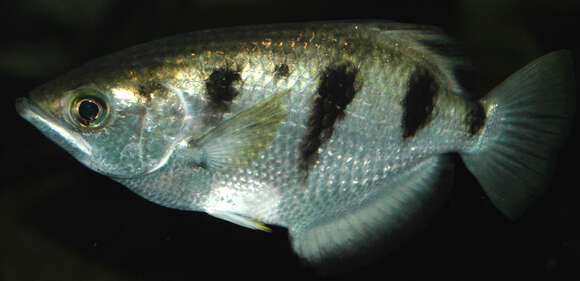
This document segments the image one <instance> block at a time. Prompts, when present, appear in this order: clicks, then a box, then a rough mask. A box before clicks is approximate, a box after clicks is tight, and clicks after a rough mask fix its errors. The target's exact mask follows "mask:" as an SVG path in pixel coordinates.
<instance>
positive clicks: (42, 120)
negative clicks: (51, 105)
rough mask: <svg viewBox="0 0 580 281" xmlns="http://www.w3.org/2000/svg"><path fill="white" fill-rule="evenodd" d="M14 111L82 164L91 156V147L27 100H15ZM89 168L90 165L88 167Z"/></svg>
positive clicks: (75, 133) (72, 131) (76, 134)
mask: <svg viewBox="0 0 580 281" xmlns="http://www.w3.org/2000/svg"><path fill="white" fill-rule="evenodd" d="M16 111H17V112H18V114H19V115H20V116H21V117H22V118H24V119H25V120H26V121H28V122H30V123H31V124H32V125H34V126H35V127H36V128H37V129H38V130H39V131H40V132H42V134H44V135H45V136H46V137H48V138H49V139H50V140H52V141H54V142H55V143H56V144H58V145H59V146H60V147H62V148H63V149H65V150H66V151H68V152H69V153H70V154H72V155H73V156H74V157H75V158H76V159H78V160H79V161H81V162H82V163H86V161H87V160H88V159H90V157H91V156H92V155H93V152H92V147H91V145H90V144H89V143H88V142H86V141H85V139H84V138H83V137H82V136H81V135H80V134H79V133H77V132H75V131H74V130H71V129H70V128H68V126H67V125H66V124H65V123H64V122H62V121H60V120H58V119H56V118H53V117H51V116H50V114H48V113H46V112H44V111H43V110H41V109H40V108H39V107H38V106H36V105H35V104H34V103H33V102H31V101H30V100H29V99H27V98H19V99H17V100H16ZM89 167H90V165H89Z"/></svg>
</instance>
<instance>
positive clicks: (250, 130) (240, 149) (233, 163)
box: [190, 90, 289, 171]
mask: <svg viewBox="0 0 580 281" xmlns="http://www.w3.org/2000/svg"><path fill="white" fill-rule="evenodd" d="M288 92H289V90H287V91H283V92H280V93H278V94H275V95H273V96H272V97H269V98H267V99H266V100H264V101H262V102H260V103H258V104H256V105H254V106H252V107H250V108H248V109H246V110H244V111H242V112H240V113H238V114H237V115H236V116H234V117H232V118H230V119H228V120H225V121H223V122H221V123H220V124H218V125H217V126H216V127H215V128H213V129H212V130H210V131H209V132H208V133H206V134H205V135H204V136H202V137H201V138H199V139H197V140H195V141H194V142H191V143H190V145H191V147H192V151H191V153H192V158H193V159H194V162H195V163H196V164H197V165H199V166H202V167H205V168H208V169H212V170H219V171H229V170H232V169H236V168H240V167H244V166H247V165H249V164H250V163H251V162H252V161H253V160H254V159H255V158H256V157H257V156H258V155H259V153H261V152H262V151H263V150H264V149H266V147H267V146H268V145H270V143H271V142H272V140H273V139H274V137H275V136H276V132H277V129H278V126H279V125H280V123H281V122H282V121H283V120H284V118H285V117H286V108H285V106H284V104H283V103H282V101H281V99H282V98H283V97H284V96H285V95H286V94H287V93H288Z"/></svg>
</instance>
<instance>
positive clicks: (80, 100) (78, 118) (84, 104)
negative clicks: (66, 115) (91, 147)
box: [71, 95, 108, 128]
mask: <svg viewBox="0 0 580 281" xmlns="http://www.w3.org/2000/svg"><path fill="white" fill-rule="evenodd" d="M107 115H108V107H107V104H106V103H105V101H104V100H103V99H101V98H99V97H98V96H96V95H82V96H79V97H77V98H76V99H74V100H73V102H72V103H71V117H72V120H73V122H75V123H76V124H78V125H80V126H82V127H89V128H97V127H100V126H102V125H103V121H104V120H105V119H106V117H107Z"/></svg>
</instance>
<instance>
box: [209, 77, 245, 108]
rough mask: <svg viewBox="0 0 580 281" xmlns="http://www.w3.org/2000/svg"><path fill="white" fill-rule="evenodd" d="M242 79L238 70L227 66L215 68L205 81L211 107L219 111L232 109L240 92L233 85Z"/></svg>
mask: <svg viewBox="0 0 580 281" xmlns="http://www.w3.org/2000/svg"><path fill="white" fill-rule="evenodd" d="M240 81H241V76H240V73H239V71H238V70H233V69H231V68H225V67H224V68H218V69H215V70H214V71H213V72H212V73H211V74H210V76H209V77H208V79H207V80H206V81H205V88H206V95H207V97H208V100H209V108H210V109H211V110H212V111H215V112H218V113H224V112H228V111H230V110H231V105H232V101H233V100H234V99H235V98H236V97H237V96H238V95H239V94H240V93H239V92H238V91H237V90H236V89H235V88H234V87H233V86H234V84H235V83H238V82H240Z"/></svg>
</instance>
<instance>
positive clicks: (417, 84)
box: [17, 22, 574, 264]
mask: <svg viewBox="0 0 580 281" xmlns="http://www.w3.org/2000/svg"><path fill="white" fill-rule="evenodd" d="M448 50H453V42H452V41H451V40H450V39H448V38H447V37H445V36H444V35H443V34H442V33H441V32H440V31H439V30H438V29H436V28H431V27H423V26H413V25H405V24H398V23H387V22H328V23H309V24H290V25H277V26H266V27H264V26H257V27H242V28H233V29H225V30H213V31H201V32H195V33H191V34H185V35H179V36H176V37H171V38H167V39H162V40H159V41H155V42H151V43H148V44H144V45H139V46H136V47H133V48H130V49H127V50H125V51H122V52H120V53H117V54H113V55H110V56H107V57H104V58H101V59H97V60H95V61H93V62H90V63H88V64H87V65H85V66H82V67H81V68H79V69H77V70H74V71H72V72H71V73H69V74H67V75H65V76H63V77H61V78H60V79H57V80H55V81H53V82H50V83H48V84H46V85H44V86H42V87H39V88H38V89H36V90H34V91H33V92H32V93H31V95H30V100H24V99H23V100H20V101H19V102H18V104H17V107H18V109H19V112H20V114H21V115H22V116H23V117H24V118H26V119H27V120H29V121H30V122H32V123H33V124H34V125H35V126H37V127H38V128H39V129H40V130H42V131H43V132H44V133H45V134H46V135H47V136H49V137H50V138H51V139H53V140H54V141H55V142H57V143H58V144H60V145H61V146H63V147H64V148H65V149H67V150H68V151H69V152H70V153H71V154H72V155H73V156H75V157H76V158H77V159H78V160H79V161H81V162H83V163H84V164H85V165H87V166H88V167H89V168H91V169H93V170H95V171H97V172H100V173H102V174H105V175H107V176H109V177H111V178H112V179H114V180H116V181H118V182H120V183H122V184H123V185H125V186H127V187H128V188H130V189H131V190H133V191H134V192H136V193H138V194H139V195H141V196H142V197H144V198H146V199H148V200H151V201H153V202H156V203H158V204H161V205H164V206H167V207H171V208H177V209H182V210H192V211H203V212H207V213H209V214H211V215H214V216H217V217H219V218H222V219H226V220H229V221H231V222H234V223H237V224H240V225H243V226H246V227H250V228H255V229H262V230H268V228H267V227H266V226H265V225H264V224H273V225H279V226H283V227H287V228H288V229H289V231H290V236H291V240H292V243H293V247H294V249H295V251H296V252H297V254H298V255H299V256H301V257H302V258H304V259H305V260H307V261H308V262H310V263H313V264H325V263H332V261H334V260H348V259H349V257H360V256H361V255H364V253H366V251H367V250H368V249H370V248H372V247H374V245H376V244H377V243H379V244H381V243H382V244H381V245H383V246H384V247H385V248H386V247H389V246H392V245H393V244H397V243H399V242H400V241H402V240H403V239H404V237H406V236H407V234H410V233H412V232H414V231H416V229H417V228H418V227H420V225H422V224H423V223H424V221H425V219H426V218H427V217H428V216H429V214H430V213H432V212H433V211H435V210H436V208H437V206H438V205H439V204H440V202H441V201H442V199H444V198H445V193H446V191H447V190H448V187H449V186H451V183H450V182H449V178H450V172H451V171H452V167H451V163H450V161H449V159H448V156H447V154H448V153H452V152H456V153H460V155H461V156H462V158H463V159H464V161H465V163H466V165H467V167H468V168H469V169H470V171H472V172H473V173H474V175H475V176H476V178H477V179H478V180H479V181H480V182H481V184H482V187H483V188H484V190H485V191H486V192H487V194H488V195H489V196H490V199H491V200H492V202H494V204H495V205H496V206H497V207H498V208H499V209H500V210H501V211H502V212H503V213H505V214H506V215H507V216H509V217H512V218H515V217H517V216H519V215H520V214H521V213H522V212H523V210H524V209H525V208H526V207H527V206H528V205H530V204H531V202H532V201H533V200H532V199H533V198H534V197H537V196H538V195H539V194H540V193H541V191H542V190H543V188H544V184H543V182H544V181H545V180H546V176H545V174H547V170H548V167H549V165H550V162H549V161H548V160H546V159H545V158H547V157H545V156H547V155H549V154H550V153H552V152H553V151H555V150H556V149H557V148H558V146H559V143H560V142H561V140H562V139H563V138H564V137H565V135H566V132H567V130H568V129H569V127H570V123H571V121H570V120H571V119H572V116H573V113H574V108H573V107H572V106H570V104H571V102H570V101H572V100H573V99H574V97H573V94H572V93H573V86H572V85H573V78H572V76H571V73H572V70H571V69H572V67H571V64H570V55H569V54H568V53H567V52H566V51H560V52H555V53H552V54H549V55H547V56H545V57H542V58H540V59H538V60H536V61H534V62H533V63H531V64H530V65H528V66H526V67H525V68H524V69H523V70H521V71H519V72H517V73H516V74H514V75H513V76H512V77H510V78H509V79H508V80H506V82H504V83H502V84H501V85H500V86H498V87H497V88H496V89H494V90H493V91H492V92H491V93H490V94H488V95H487V96H486V97H484V98H483V99H479V100H478V99H477V98H475V96H476V95H477V94H478V93H475V92H474V91H475V90H474V89H475V88H473V87H471V85H470V84H469V83H466V82H465V81H464V80H462V79H459V78H458V77H459V76H457V73H458V72H457V71H458V70H468V69H469V63H468V61H467V60H466V59H465V58H463V57H460V56H456V55H455V54H454V53H451V52H446V51H448ZM461 78H463V77H461ZM546 78H550V79H546ZM541 79H544V80H545V81H549V82H548V83H543V84H541V83H539V82H537V81H539V80H541ZM523 81H524V82H523ZM548 90H549V91H550V93H551V94H550V95H546V94H545V93H546V92H547V91H548ZM542 104H543V105H542ZM548 104H549V105H548Z"/></svg>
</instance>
